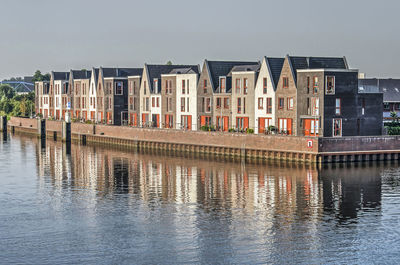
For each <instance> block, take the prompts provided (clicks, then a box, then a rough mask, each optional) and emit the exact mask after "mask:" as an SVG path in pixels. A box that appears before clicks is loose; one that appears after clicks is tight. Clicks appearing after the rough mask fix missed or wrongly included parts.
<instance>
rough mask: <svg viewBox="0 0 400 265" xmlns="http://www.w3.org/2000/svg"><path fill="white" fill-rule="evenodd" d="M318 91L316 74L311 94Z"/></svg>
mask: <svg viewBox="0 0 400 265" xmlns="http://www.w3.org/2000/svg"><path fill="white" fill-rule="evenodd" d="M317 93H318V76H314V80H313V94H317Z"/></svg>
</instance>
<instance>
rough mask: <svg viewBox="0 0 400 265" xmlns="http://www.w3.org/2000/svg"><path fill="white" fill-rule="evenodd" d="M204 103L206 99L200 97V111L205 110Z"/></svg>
mask: <svg viewBox="0 0 400 265" xmlns="http://www.w3.org/2000/svg"><path fill="white" fill-rule="evenodd" d="M205 105H206V99H205V98H201V107H200V111H201V112H204V111H205Z"/></svg>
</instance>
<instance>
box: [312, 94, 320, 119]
mask: <svg viewBox="0 0 400 265" xmlns="http://www.w3.org/2000/svg"><path fill="white" fill-rule="evenodd" d="M311 105H312V109H311V115H312V116H318V115H319V98H311Z"/></svg>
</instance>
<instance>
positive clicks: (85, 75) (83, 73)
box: [71, 70, 92, 79]
mask: <svg viewBox="0 0 400 265" xmlns="http://www.w3.org/2000/svg"><path fill="white" fill-rule="evenodd" d="M71 74H72V79H90V77H91V75H92V71H87V70H71Z"/></svg>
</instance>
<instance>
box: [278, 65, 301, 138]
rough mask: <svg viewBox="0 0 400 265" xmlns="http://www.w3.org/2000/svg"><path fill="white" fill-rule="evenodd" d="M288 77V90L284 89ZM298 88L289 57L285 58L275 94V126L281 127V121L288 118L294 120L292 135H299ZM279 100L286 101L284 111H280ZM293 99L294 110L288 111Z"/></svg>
mask: <svg viewBox="0 0 400 265" xmlns="http://www.w3.org/2000/svg"><path fill="white" fill-rule="evenodd" d="M284 77H287V78H288V80H289V85H288V88H283V78H284ZM296 97H297V87H296V83H295V80H294V76H293V74H292V70H291V67H290V63H289V60H288V57H286V58H285V61H284V63H283V67H282V72H281V76H280V78H279V82H278V86H277V89H276V93H275V102H276V103H275V113H276V116H275V126H276V127H277V128H278V127H279V119H280V118H286V119H292V135H297V115H296V114H297V103H296V102H297V101H296ZM279 98H283V99H284V107H283V109H279V101H278V99H279ZM288 98H293V101H294V106H293V110H288V108H287V99H288Z"/></svg>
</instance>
